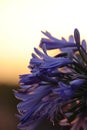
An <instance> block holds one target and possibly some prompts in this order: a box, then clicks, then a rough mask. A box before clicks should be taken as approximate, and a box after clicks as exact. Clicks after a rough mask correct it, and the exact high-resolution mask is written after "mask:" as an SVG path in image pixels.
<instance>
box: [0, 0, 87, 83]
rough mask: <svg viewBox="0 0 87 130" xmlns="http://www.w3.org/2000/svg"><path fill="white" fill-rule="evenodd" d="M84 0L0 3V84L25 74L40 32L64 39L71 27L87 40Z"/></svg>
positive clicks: (24, 0)
mask: <svg viewBox="0 0 87 130" xmlns="http://www.w3.org/2000/svg"><path fill="white" fill-rule="evenodd" d="M86 3H87V2H86V0H80V1H79V0H77V1H76V0H71V1H70V0H0V82H2V81H3V82H7V81H8V82H16V83H17V82H18V75H20V74H22V73H28V69H27V66H28V63H29V59H30V55H31V53H32V51H33V47H38V45H39V41H40V38H41V37H42V36H43V35H42V34H41V30H43V31H44V30H48V31H49V32H51V33H52V34H53V35H54V36H56V37H59V38H60V37H61V36H64V37H66V38H67V37H68V35H70V34H73V30H74V28H76V27H77V28H78V29H79V30H80V33H81V36H82V37H83V38H87V16H86V12H87V6H86V5H87V4H86Z"/></svg>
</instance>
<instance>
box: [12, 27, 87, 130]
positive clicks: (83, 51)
mask: <svg viewBox="0 0 87 130" xmlns="http://www.w3.org/2000/svg"><path fill="white" fill-rule="evenodd" d="M42 33H43V34H44V35H45V36H47V38H42V39H41V42H40V45H39V46H40V48H41V49H42V50H40V49H37V48H34V51H35V53H32V58H31V59H30V62H29V66H28V68H29V69H30V73H29V74H24V75H20V81H19V84H20V89H19V90H15V91H14V92H15V96H16V98H18V99H19V100H21V102H20V103H19V104H18V105H17V109H18V112H19V114H18V115H17V117H18V118H19V120H20V123H19V124H18V128H19V129H24V130H35V128H36V127H37V125H38V124H39V123H40V122H41V121H42V120H43V119H44V118H47V119H48V120H49V121H50V122H52V123H53V124H54V125H55V124H60V125H61V126H65V125H69V126H71V130H80V129H81V128H82V129H84V130H87V47H86V41H85V40H82V41H81V40H80V33H79V31H78V29H75V30H74V36H72V35H70V36H69V40H68V41H67V40H65V38H62V39H61V40H59V39H57V38H55V37H53V36H52V35H51V34H50V33H49V32H47V31H46V32H42ZM53 49H56V50H57V49H58V50H60V51H57V54H55V56H50V55H48V51H47V50H53Z"/></svg>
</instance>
